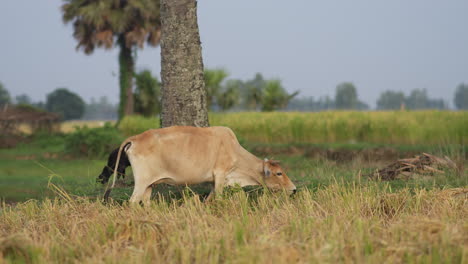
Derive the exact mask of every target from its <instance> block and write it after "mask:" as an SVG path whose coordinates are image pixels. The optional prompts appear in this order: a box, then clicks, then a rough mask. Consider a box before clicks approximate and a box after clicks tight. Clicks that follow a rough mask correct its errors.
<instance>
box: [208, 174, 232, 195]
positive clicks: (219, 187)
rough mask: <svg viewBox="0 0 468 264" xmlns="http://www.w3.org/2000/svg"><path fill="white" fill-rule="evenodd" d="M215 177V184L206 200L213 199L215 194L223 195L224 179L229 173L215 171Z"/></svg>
mask: <svg viewBox="0 0 468 264" xmlns="http://www.w3.org/2000/svg"><path fill="white" fill-rule="evenodd" d="M213 174H214V175H213V178H214V186H213V188H212V189H211V192H210V194H209V195H208V197H207V198H206V200H205V201H210V200H212V199H213V198H214V197H215V195H221V194H223V189H224V180H225V179H226V175H227V173H226V172H225V171H224V172H223V171H217V172H215V173H213Z"/></svg>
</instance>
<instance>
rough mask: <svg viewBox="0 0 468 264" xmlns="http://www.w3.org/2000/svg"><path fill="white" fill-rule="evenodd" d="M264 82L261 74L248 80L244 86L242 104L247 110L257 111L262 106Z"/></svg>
mask: <svg viewBox="0 0 468 264" xmlns="http://www.w3.org/2000/svg"><path fill="white" fill-rule="evenodd" d="M265 86H266V81H265V79H264V78H263V76H262V74H260V73H257V74H255V77H254V78H253V79H252V80H248V81H246V82H245V84H244V104H245V107H246V108H247V110H250V111H252V110H253V111H255V110H258V109H259V108H260V106H261V104H262V97H263V89H265Z"/></svg>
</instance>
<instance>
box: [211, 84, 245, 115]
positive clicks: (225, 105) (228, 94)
mask: <svg viewBox="0 0 468 264" xmlns="http://www.w3.org/2000/svg"><path fill="white" fill-rule="evenodd" d="M240 87H242V81H240V80H228V81H227V82H226V84H225V85H224V87H222V90H221V91H220V92H219V93H218V96H217V97H216V98H217V103H218V105H219V107H220V108H221V110H223V111H226V110H228V109H230V108H232V107H234V106H235V105H237V104H238V103H239V99H240V89H241V88H240Z"/></svg>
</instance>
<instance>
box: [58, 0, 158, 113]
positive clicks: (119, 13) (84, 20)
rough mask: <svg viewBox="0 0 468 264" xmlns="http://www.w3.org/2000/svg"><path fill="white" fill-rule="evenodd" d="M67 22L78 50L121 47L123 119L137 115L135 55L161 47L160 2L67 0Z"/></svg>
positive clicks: (120, 75)
mask: <svg viewBox="0 0 468 264" xmlns="http://www.w3.org/2000/svg"><path fill="white" fill-rule="evenodd" d="M64 2H65V3H64V4H63V6H62V11H63V21H64V22H65V23H73V28H74V33H73V36H74V37H75V39H76V40H77V41H78V46H77V49H80V48H81V49H83V51H84V52H85V53H86V54H91V53H93V51H94V49H95V48H96V47H104V48H106V49H110V48H112V47H113V46H114V45H117V46H118V47H119V49H120V53H119V66H120V71H119V80H120V105H119V118H122V117H123V116H124V115H129V114H132V112H133V87H132V83H133V76H134V68H135V59H134V55H133V54H134V52H135V50H136V49H135V48H136V47H137V46H138V47H140V48H143V44H144V43H145V42H147V43H148V44H149V45H152V46H156V45H158V44H159V40H160V35H161V21H160V16H159V1H151V0H132V1H114V0H94V1H88V0H64Z"/></svg>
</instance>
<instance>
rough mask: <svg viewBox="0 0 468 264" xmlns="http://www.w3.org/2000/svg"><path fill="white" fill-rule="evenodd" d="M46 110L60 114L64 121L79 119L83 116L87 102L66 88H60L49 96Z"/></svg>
mask: <svg viewBox="0 0 468 264" xmlns="http://www.w3.org/2000/svg"><path fill="white" fill-rule="evenodd" d="M46 110H47V111H50V112H54V113H58V114H60V115H61V116H62V118H63V119H64V120H70V119H79V118H81V117H82V116H83V113H84V110H85V102H84V101H83V99H82V98H81V97H80V96H79V95H77V94H75V93H73V92H70V91H69V90H67V89H66V88H58V89H56V90H55V91H53V92H51V93H49V94H48V95H47V101H46Z"/></svg>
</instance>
